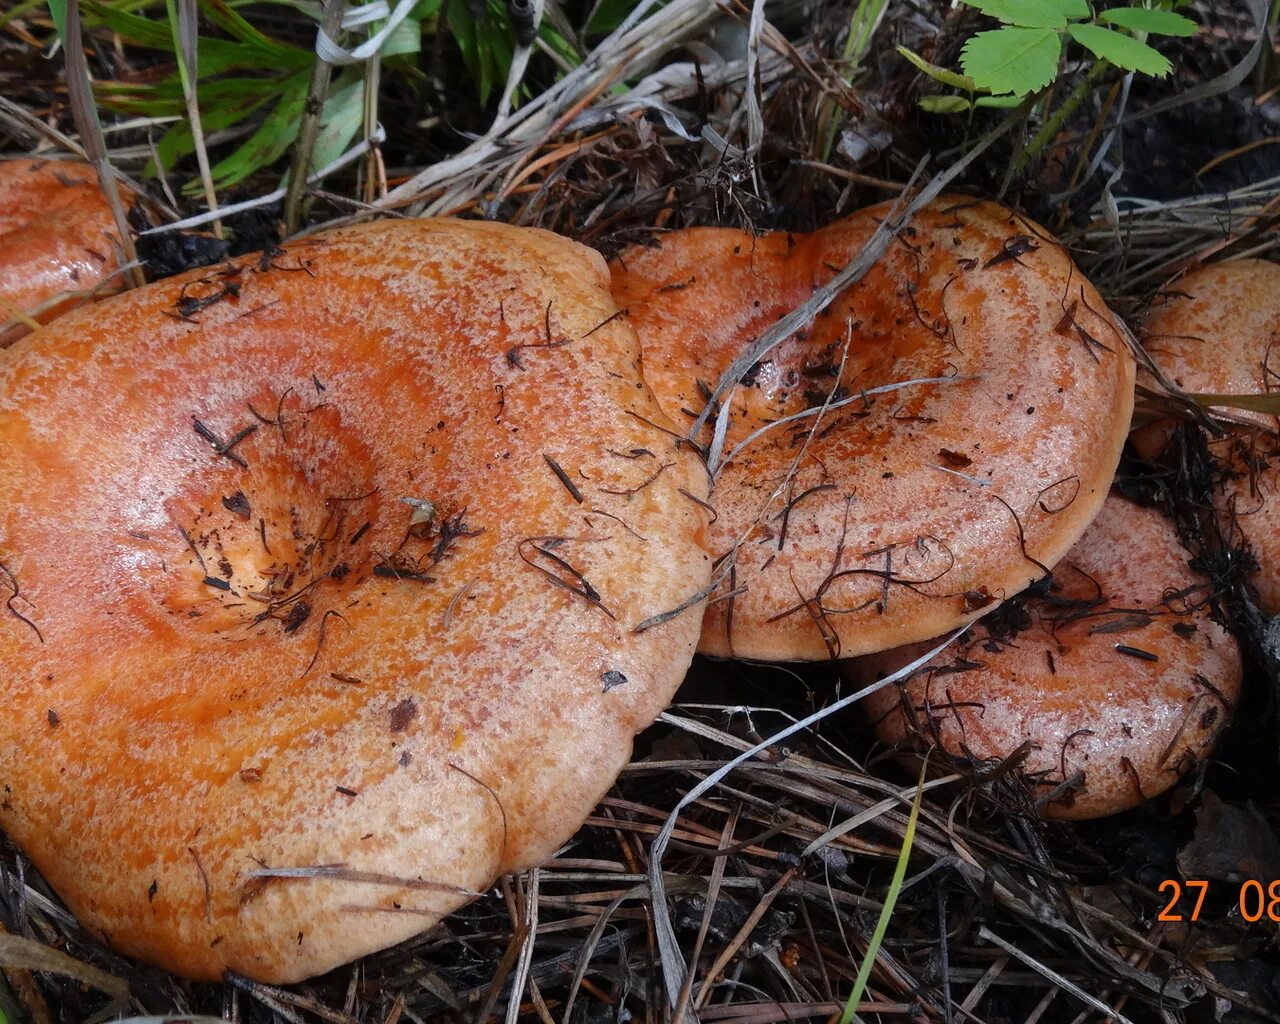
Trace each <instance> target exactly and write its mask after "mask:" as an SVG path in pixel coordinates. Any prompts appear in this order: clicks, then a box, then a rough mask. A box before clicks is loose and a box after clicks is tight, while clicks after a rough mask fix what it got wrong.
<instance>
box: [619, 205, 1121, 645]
mask: <svg viewBox="0 0 1280 1024" xmlns="http://www.w3.org/2000/svg"><path fill="white" fill-rule="evenodd" d="M887 211H888V207H887V206H879V207H873V208H871V209H869V210H864V211H862V212H861V213H858V214H856V215H854V216H853V217H850V218H848V219H846V220H843V221H840V222H838V223H835V224H832V225H830V226H829V227H826V228H824V229H822V230H820V231H817V232H815V233H814V234H811V235H790V234H781V233H779V234H772V235H765V236H763V237H758V238H757V237H752V236H750V235H747V234H744V233H742V232H739V231H731V230H719V229H692V230H687V231H680V232H675V233H672V234H669V235H663V236H660V237H659V239H658V242H657V244H656V245H655V246H654V247H653V248H632V249H629V250H627V251H626V252H624V253H623V254H622V255H621V256H620V257H619V259H618V260H617V262H616V264H615V267H614V295H615V296H616V297H617V299H618V304H619V305H620V306H623V307H624V308H626V309H627V310H628V311H629V314H630V319H631V322H632V323H633V324H634V325H635V327H636V330H637V332H638V333H639V335H640V341H641V346H642V348H643V350H644V354H645V377H646V379H647V380H648V381H649V383H650V384H651V386H652V387H653V388H654V391H655V392H656V394H657V395H658V400H659V401H660V402H662V403H663V406H664V408H665V409H666V410H667V413H668V415H670V416H671V418H672V419H675V420H677V421H678V422H681V423H682V424H684V425H685V426H686V428H688V426H689V425H691V424H692V422H693V419H694V417H695V416H696V415H697V414H698V412H699V411H701V410H702V408H703V406H704V405H705V404H706V396H707V395H708V394H709V393H710V389H711V388H712V387H714V385H715V384H716V383H717V382H718V380H719V378H720V376H721V374H722V373H724V372H725V371H726V369H727V368H728V367H729V365H730V363H731V362H732V361H733V359H734V357H736V356H738V355H739V354H740V353H741V352H742V351H743V350H744V349H745V348H747V346H749V345H750V344H751V342H752V341H753V340H754V339H755V338H757V337H758V336H759V335H760V334H761V333H762V332H764V331H765V330H766V329H767V328H768V327H769V326H770V325H772V324H773V323H774V322H775V321H777V320H778V319H779V317H781V316H783V315H784V314H785V313H787V312H789V311H790V310H792V309H795V308H797V307H798V306H800V305H801V304H802V303H803V302H804V301H805V300H807V299H808V298H809V297H810V296H811V295H812V294H813V293H814V291H815V290H816V289H817V288H818V287H820V286H821V285H822V284H823V283H824V282H826V281H829V280H830V279H831V278H832V277H833V276H834V275H835V273H836V272H837V270H839V269H840V268H841V267H842V266H843V265H845V264H846V263H847V262H849V261H850V260H851V259H852V258H853V257H854V256H855V255H856V254H857V253H858V251H859V250H860V249H861V247H862V246H863V245H864V243H866V241H867V240H868V238H870V236H871V235H872V233H873V232H874V231H875V229H876V227H877V225H878V223H879V221H880V220H881V219H882V218H883V217H884V215H885V214H886V213H887ZM877 389H885V390H884V391H881V392H877ZM731 401H732V403H733V404H732V418H731V421H730V423H729V428H728V438H727V441H726V442H725V445H724V449H725V451H726V452H728V453H730V459H729V461H728V463H727V465H725V466H724V467H723V468H722V469H721V471H720V473H719V475H718V477H717V480H716V483H715V486H714V493H713V504H714V505H715V508H716V511H717V513H718V518H717V520H716V521H715V523H714V524H713V526H712V528H711V536H712V545H713V548H714V549H715V551H716V553H717V555H720V556H725V557H728V556H729V555H730V552H732V551H733V550H734V548H735V545H736V561H735V562H734V564H733V568H732V572H730V573H728V574H727V579H726V583H725V586H724V587H723V588H722V590H721V592H720V593H719V594H718V597H719V599H718V600H717V599H714V598H713V603H712V604H711V605H710V606H709V607H708V610H707V613H706V617H705V621H704V626H703V634H702V640H701V643H700V650H702V651H704V652H707V653H712V654H737V655H739V656H743V657H750V658H764V659H774V660H785V659H819V658H827V657H839V656H846V657H847V656H850V655H855V654H861V653H867V652H871V651H878V650H884V649H886V648H890V647H895V646H898V645H900V644H903V643H906V642H909V641H914V640H921V639H924V638H926V637H931V636H937V635H939V634H941V633H943V632H946V631H947V630H949V629H952V628H954V627H956V626H958V625H960V624H962V623H964V622H967V621H969V620H971V619H972V618H974V617H975V616H977V615H979V614H982V613H983V612H984V611H987V610H990V608H991V607H992V606H993V604H994V602H996V601H998V600H1001V599H1003V598H1004V597H1006V596H1008V595H1010V594H1014V593H1017V592H1018V591H1019V590H1021V589H1022V588H1023V587H1025V586H1026V585H1027V583H1028V582H1030V581H1031V580H1033V579H1036V578H1038V577H1039V576H1041V575H1043V574H1044V572H1045V571H1046V568H1045V567H1046V566H1051V565H1052V564H1053V563H1054V562H1055V561H1057V559H1059V558H1060V557H1061V556H1062V555H1063V554H1064V553H1065V552H1066V550H1067V549H1068V548H1069V547H1070V546H1071V544H1072V543H1074V542H1075V540H1076V539H1077V538H1078V537H1079V536H1080V534H1081V533H1082V532H1083V531H1084V529H1085V528H1086V527H1087V526H1088V524H1089V522H1090V521H1091V520H1092V519H1093V517H1094V515H1095V514H1096V512H1097V510H1098V508H1099V506H1100V504H1101V502H1102V500H1103V497H1104V496H1105V494H1106V491H1107V488H1108V487H1109V486H1110V483H1111V478H1112V475H1113V473H1114V471H1115V467H1116V463H1117V461H1118V459H1119V456H1120V450H1121V447H1122V445H1123V443H1124V436H1125V432H1126V430H1127V428H1128V423H1129V417H1130V412H1131V409H1132V405H1133V362H1132V359H1131V357H1130V355H1129V353H1128V351H1127V349H1126V348H1125V344H1124V341H1123V340H1122V338H1121V336H1120V334H1119V333H1118V331H1117V330H1116V328H1115V326H1114V324H1113V321H1112V319H1111V314H1110V313H1109V312H1108V311H1107V309H1106V308H1105V306H1104V305H1103V303H1102V300H1101V299H1100V298H1099V297H1098V294H1097V293H1096V292H1095V291H1094V289H1093V288H1092V286H1090V285H1089V283H1088V282H1087V281H1086V280H1085V279H1084V278H1083V277H1082V276H1081V274H1080V272H1079V271H1078V270H1076V269H1075V267H1074V266H1073V264H1072V262H1071V259H1070V257H1069V256H1068V255H1067V254H1066V252H1064V251H1063V249H1062V248H1061V247H1060V246H1059V245H1057V244H1056V243H1055V242H1054V241H1053V240H1052V239H1050V238H1049V237H1048V236H1047V235H1046V234H1045V232H1044V231H1043V229H1041V228H1040V227H1038V226H1037V225H1035V224H1034V223H1032V222H1030V221H1028V220H1026V219H1025V218H1022V217H1020V216H1018V215H1017V214H1014V213H1012V212H1010V211H1009V210H1007V209H1004V208H1003V207H999V206H996V205H994V204H991V203H978V202H974V201H971V200H967V199H962V198H958V197H954V196H952V197H946V198H943V199H940V200H938V201H937V202H936V203H935V204H933V205H932V206H930V207H928V208H926V209H925V210H924V211H922V212H921V213H920V214H919V215H918V216H917V217H916V219H915V221H914V223H913V224H912V225H911V226H910V227H908V228H907V229H905V230H904V231H903V232H902V233H901V234H900V235H899V236H898V238H897V239H896V240H895V241H894V242H893V243H892V244H891V246H890V248H889V250H888V252H887V253H886V254H885V255H884V257H883V258H882V259H881V260H880V261H879V262H878V263H877V264H876V265H875V266H874V267H873V268H872V269H871V270H870V271H869V272H868V273H867V275H866V276H865V277H864V278H863V279H862V280H861V281H860V282H859V283H857V284H856V285H854V286H853V287H851V288H850V289H848V290H846V291H845V292H844V293H843V294H842V295H841V296H840V297H839V298H838V299H837V300H836V302H835V303H833V304H832V305H831V306H830V307H829V308H828V309H827V310H826V311H825V312H824V313H822V314H820V315H819V316H818V317H817V318H816V319H815V320H814V321H813V322H812V323H810V324H809V325H808V326H807V327H806V328H805V329H804V330H802V331H800V332H798V333H797V334H795V335H793V336H792V337H791V338H790V339H788V340H787V341H785V342H784V343H783V344H782V345H781V346H780V347H778V348H777V349H775V350H774V351H773V353H772V354H771V355H770V356H769V357H768V358H767V360H766V361H764V362H761V363H759V364H757V365H756V366H754V367H753V368H752V369H751V371H750V372H749V373H748V374H747V375H746V376H745V377H744V378H743V379H742V381H741V382H740V386H739V387H738V388H737V389H736V390H735V391H734V392H732V398H731ZM713 420H714V417H713ZM704 440H705V438H704ZM739 542H741V543H739ZM730 591H736V592H737V593H736V596H733V597H726V594H727V593H728V592H730Z"/></svg>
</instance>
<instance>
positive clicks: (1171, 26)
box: [1099, 7, 1199, 36]
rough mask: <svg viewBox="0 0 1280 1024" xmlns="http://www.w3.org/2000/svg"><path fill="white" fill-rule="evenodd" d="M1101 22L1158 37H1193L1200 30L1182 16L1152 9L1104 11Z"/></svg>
mask: <svg viewBox="0 0 1280 1024" xmlns="http://www.w3.org/2000/svg"><path fill="white" fill-rule="evenodd" d="M1099 20H1100V21H1105V22H1107V23H1108V24H1111V25H1119V26H1120V27H1121V28H1127V29H1129V31H1131V32H1150V33H1152V34H1153V35H1157V36H1193V35H1195V34H1196V30H1197V29H1198V28H1199V26H1198V25H1196V23H1195V22H1194V21H1192V20H1191V19H1190V18H1186V17H1183V16H1182V15H1181V14H1174V13H1173V11H1158V10H1155V9H1153V8H1150V7H1118V8H1116V9H1115V10H1113V11H1103V12H1102V14H1101V16H1100V18H1099Z"/></svg>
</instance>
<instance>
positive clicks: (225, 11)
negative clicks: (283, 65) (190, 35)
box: [200, 0, 311, 62]
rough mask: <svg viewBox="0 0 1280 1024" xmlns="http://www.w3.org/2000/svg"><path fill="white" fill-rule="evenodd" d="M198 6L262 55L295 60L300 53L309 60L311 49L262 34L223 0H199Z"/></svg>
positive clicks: (209, 17)
mask: <svg viewBox="0 0 1280 1024" xmlns="http://www.w3.org/2000/svg"><path fill="white" fill-rule="evenodd" d="M200 7H201V9H202V10H203V11H204V13H205V15H206V16H207V17H208V19H209V20H210V21H211V22H213V23H214V24H215V25H217V26H218V27H219V28H221V29H223V30H224V31H225V32H226V33H227V34H228V35H230V36H231V37H232V38H234V39H236V40H238V41H239V42H241V43H244V44H245V45H246V46H249V47H251V48H252V49H254V50H257V51H258V52H259V53H261V54H263V56H267V57H279V58H282V59H284V60H288V61H290V62H295V61H297V60H298V59H299V55H301V57H303V58H305V60H306V61H307V62H310V60H311V51H309V50H303V49H301V48H300V47H297V46H289V45H288V44H287V43H278V42H276V41H275V40H274V39H271V38H269V37H267V36H265V35H263V34H262V33H261V32H259V31H258V30H257V29H256V28H254V27H253V26H252V25H251V24H249V22H247V21H246V20H245V19H244V18H242V17H241V16H240V15H239V14H237V13H236V12H235V11H234V10H232V9H231V7H230V6H228V5H227V4H225V3H223V0H200Z"/></svg>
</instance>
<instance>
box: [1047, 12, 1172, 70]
mask: <svg viewBox="0 0 1280 1024" xmlns="http://www.w3.org/2000/svg"><path fill="white" fill-rule="evenodd" d="M1067 31H1069V32H1070V33H1071V38H1072V39H1074V40H1075V41H1076V42H1077V43H1079V44H1080V45H1081V46H1083V47H1084V48H1085V49H1086V50H1088V51H1089V52H1090V53H1092V54H1093V55H1094V56H1095V57H1098V58H1100V59H1102V60H1107V61H1110V62H1111V63H1112V64H1114V65H1115V66H1116V67H1119V68H1124V70H1125V71H1141V72H1142V73H1143V74H1144V75H1151V76H1152V77H1153V78H1164V76H1165V75H1167V74H1168V73H1169V72H1170V71H1172V70H1173V65H1172V64H1170V63H1169V61H1168V60H1167V59H1166V58H1165V57H1164V56H1162V55H1161V54H1160V53H1158V52H1157V51H1155V50H1153V49H1152V48H1151V47H1150V46H1148V45H1147V44H1146V43H1143V42H1139V41H1138V40H1137V39H1134V38H1133V36H1130V35H1125V33H1123V32H1116V31H1114V30H1113V29H1109V28H1103V27H1102V26H1101V25H1072V26H1070V27H1069V28H1068V30H1067Z"/></svg>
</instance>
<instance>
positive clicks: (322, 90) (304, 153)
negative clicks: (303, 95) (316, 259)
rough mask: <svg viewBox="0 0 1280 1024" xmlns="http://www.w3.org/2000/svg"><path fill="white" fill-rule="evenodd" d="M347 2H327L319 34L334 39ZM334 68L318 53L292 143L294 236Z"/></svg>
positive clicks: (288, 196) (288, 195) (287, 206)
mask: <svg viewBox="0 0 1280 1024" xmlns="http://www.w3.org/2000/svg"><path fill="white" fill-rule="evenodd" d="M346 7H347V4H346V0H324V16H323V17H322V19H321V21H320V30H319V31H320V32H321V33H323V35H324V36H326V37H328V38H329V39H332V38H333V37H334V36H336V35H337V34H338V31H339V29H340V28H341V27H342V13H343V11H345V10H346ZM332 72H333V66H332V65H331V64H330V63H329V62H328V61H327V60H325V59H324V58H323V57H322V56H321V55H320V53H319V52H318V51H317V53H316V55H315V60H314V63H313V64H312V65H311V81H310V82H309V83H308V85H307V102H306V106H305V107H304V108H303V111H302V118H301V120H300V121H299V122H298V138H297V141H296V142H294V144H293V160H292V162H291V163H290V165H289V185H288V188H287V189H286V190H285V196H284V222H285V233H286V234H289V235H292V234H294V233H296V232H297V230H298V228H299V226H301V224H302V197H303V195H304V193H305V192H306V188H307V182H308V180H310V176H311V155H312V153H314V152H315V148H316V136H317V135H319V133H320V113H321V111H322V110H323V109H324V101H325V97H326V96H327V95H328V92H329V77H330V75H331V74H332Z"/></svg>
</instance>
